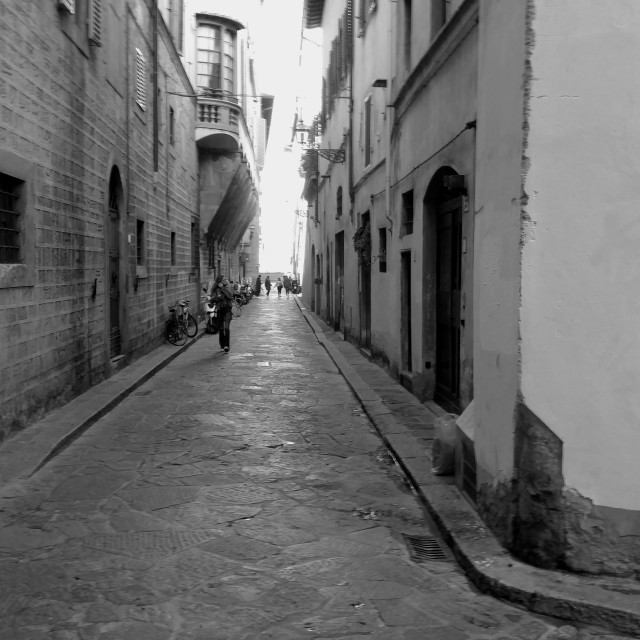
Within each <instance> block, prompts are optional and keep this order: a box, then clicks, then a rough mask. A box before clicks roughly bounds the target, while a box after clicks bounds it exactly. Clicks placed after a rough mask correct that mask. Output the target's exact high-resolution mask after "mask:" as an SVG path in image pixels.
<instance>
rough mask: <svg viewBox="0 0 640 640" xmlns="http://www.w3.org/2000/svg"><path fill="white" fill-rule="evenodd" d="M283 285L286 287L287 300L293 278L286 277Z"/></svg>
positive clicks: (283, 279)
mask: <svg viewBox="0 0 640 640" xmlns="http://www.w3.org/2000/svg"><path fill="white" fill-rule="evenodd" d="M282 285H283V286H284V292H285V295H286V296H287V298H288V297H289V291H290V290H291V278H290V277H289V276H284V277H283V278H282Z"/></svg>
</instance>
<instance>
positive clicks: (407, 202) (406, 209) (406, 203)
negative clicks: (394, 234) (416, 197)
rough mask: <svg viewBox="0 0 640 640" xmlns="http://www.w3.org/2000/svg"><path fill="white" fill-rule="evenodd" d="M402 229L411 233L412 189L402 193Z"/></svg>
mask: <svg viewBox="0 0 640 640" xmlns="http://www.w3.org/2000/svg"><path fill="white" fill-rule="evenodd" d="M402 231H403V232H404V233H406V234H410V233H413V189H412V190H411V191H407V192H405V193H403V194H402Z"/></svg>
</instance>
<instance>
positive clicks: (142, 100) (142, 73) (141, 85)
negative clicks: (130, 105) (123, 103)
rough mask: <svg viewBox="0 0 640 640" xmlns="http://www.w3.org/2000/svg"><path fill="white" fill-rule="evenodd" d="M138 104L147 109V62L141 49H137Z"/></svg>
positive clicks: (144, 109)
mask: <svg viewBox="0 0 640 640" xmlns="http://www.w3.org/2000/svg"><path fill="white" fill-rule="evenodd" d="M136 103H137V105H138V106H139V107H140V108H141V109H142V110H143V111H146V109H147V61H146V60H145V58H144V55H143V53H142V51H140V49H136Z"/></svg>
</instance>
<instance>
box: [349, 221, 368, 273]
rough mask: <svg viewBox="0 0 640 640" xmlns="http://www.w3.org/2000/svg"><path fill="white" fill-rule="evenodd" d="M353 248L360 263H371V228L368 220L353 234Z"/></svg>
mask: <svg viewBox="0 0 640 640" xmlns="http://www.w3.org/2000/svg"><path fill="white" fill-rule="evenodd" d="M353 248H354V249H355V250H356V253H357V254H358V260H359V262H360V264H371V229H370V227H369V223H368V222H366V223H365V224H363V225H362V226H361V227H358V228H357V229H356V232H355V233H354V234H353Z"/></svg>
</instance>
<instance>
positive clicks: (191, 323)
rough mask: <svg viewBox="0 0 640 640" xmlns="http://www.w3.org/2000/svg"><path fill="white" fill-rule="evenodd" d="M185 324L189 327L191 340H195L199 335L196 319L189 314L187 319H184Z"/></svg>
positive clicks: (188, 333) (187, 328)
mask: <svg viewBox="0 0 640 640" xmlns="http://www.w3.org/2000/svg"><path fill="white" fill-rule="evenodd" d="M183 322H185V323H186V325H187V326H186V330H187V335H188V336H189V337H190V338H195V337H196V335H197V333H198V323H197V322H196V319H195V318H194V317H193V316H192V315H191V314H189V315H187V317H186V318H183Z"/></svg>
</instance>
